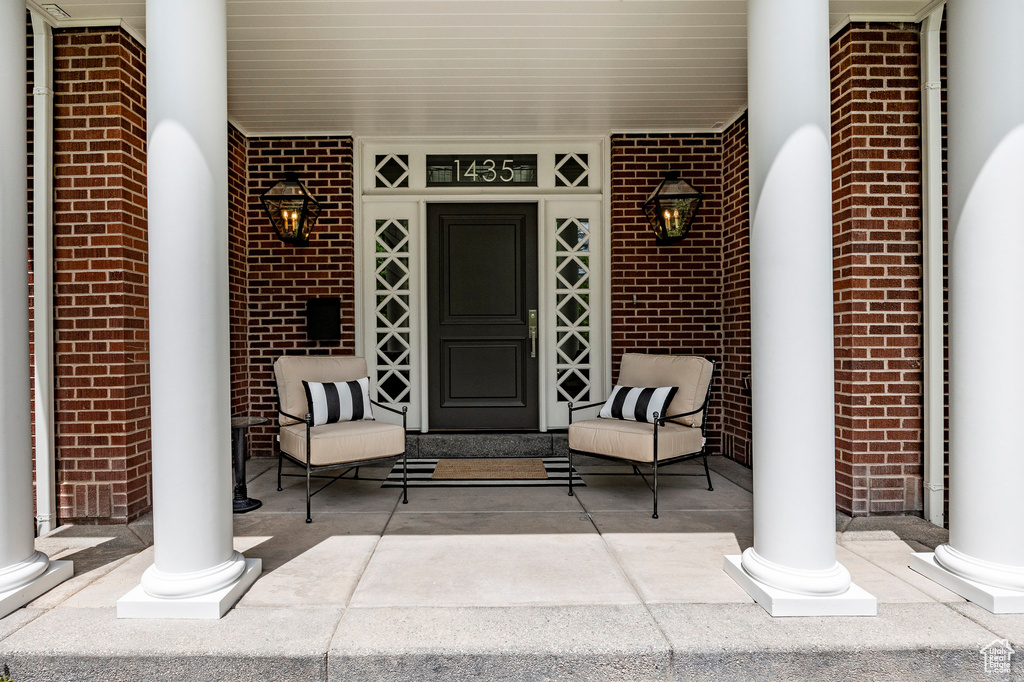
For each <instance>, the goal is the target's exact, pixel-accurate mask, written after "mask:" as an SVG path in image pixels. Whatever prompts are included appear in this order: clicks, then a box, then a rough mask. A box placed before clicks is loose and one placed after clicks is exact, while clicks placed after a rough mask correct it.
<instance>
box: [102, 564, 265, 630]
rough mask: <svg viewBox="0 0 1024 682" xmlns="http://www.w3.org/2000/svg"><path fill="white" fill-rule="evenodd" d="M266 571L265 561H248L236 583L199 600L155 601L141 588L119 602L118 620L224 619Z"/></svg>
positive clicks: (159, 599) (140, 586)
mask: <svg viewBox="0 0 1024 682" xmlns="http://www.w3.org/2000/svg"><path fill="white" fill-rule="evenodd" d="M262 571H263V561H262V560H261V559H246V560H245V570H244V571H242V575H241V576H240V577H239V578H238V580H236V581H235V582H233V583H231V584H230V585H228V586H227V587H224V588H221V589H219V590H217V591H216V592H211V593H210V594H204V595H202V596H199V597H183V598H181V599H162V598H159V597H151V596H150V595H148V594H147V593H146V591H145V590H144V589H143V588H142V585H139V586H138V587H136V588H135V589H134V590H132V591H131V592H129V593H128V594H126V595H125V596H123V597H121V598H120V599H118V600H117V617H118V618H201V619H206V620H216V619H218V618H222V617H223V616H224V614H225V613H227V612H228V611H229V610H230V609H231V607H232V606H234V605H235V604H236V603H238V600H239V599H241V598H242V595H243V594H245V592H246V591H247V590H248V589H249V588H250V587H252V584H253V583H254V582H256V578H258V577H259V575H260V573H261V572H262Z"/></svg>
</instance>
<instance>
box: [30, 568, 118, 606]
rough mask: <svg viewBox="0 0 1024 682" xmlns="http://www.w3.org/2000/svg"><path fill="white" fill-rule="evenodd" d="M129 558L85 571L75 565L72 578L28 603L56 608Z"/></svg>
mask: <svg viewBox="0 0 1024 682" xmlns="http://www.w3.org/2000/svg"><path fill="white" fill-rule="evenodd" d="M130 559H131V557H130V556H126V557H122V558H120V559H116V560H114V561H112V562H110V563H109V564H106V565H105V566H100V567H99V568H94V569H93V570H91V571H88V572H86V573H81V572H79V571H78V567H77V566H75V575H74V577H73V578H71V579H70V580H67V581H66V582H63V583H61V584H60V585H57V586H56V587H55V588H53V589H52V590H50V591H49V592H47V593H46V594H44V595H42V596H41V597H39V598H38V599H35V600H33V601H32V602H30V603H29V604H28V605H29V606H30V607H32V608H39V609H52V608H56V607H57V606H60V605H61V604H63V603H64V602H66V601H67V600H68V599H70V598H71V597H73V596H74V595H76V594H78V593H79V592H81V591H82V590H83V589H85V588H86V587H88V586H89V585H91V584H93V583H94V582H96V581H97V580H99V579H100V578H102V577H103V576H105V575H106V574H108V573H110V572H111V571H113V570H114V569H115V568H117V567H118V566H120V565H121V564H123V563H125V562H126V561H129V560H130Z"/></svg>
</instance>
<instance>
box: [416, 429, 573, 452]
mask: <svg viewBox="0 0 1024 682" xmlns="http://www.w3.org/2000/svg"><path fill="white" fill-rule="evenodd" d="M418 440H419V456H420V457H550V456H551V454H552V450H553V447H554V446H553V444H552V434H549V433H458V434H450V433H428V434H420V436H419V437H418Z"/></svg>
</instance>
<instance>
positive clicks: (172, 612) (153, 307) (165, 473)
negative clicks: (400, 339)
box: [118, 0, 260, 618]
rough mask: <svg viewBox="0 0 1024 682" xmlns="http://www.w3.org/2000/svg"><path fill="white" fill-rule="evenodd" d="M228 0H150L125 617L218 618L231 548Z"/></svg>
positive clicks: (232, 570) (227, 594)
mask: <svg viewBox="0 0 1024 682" xmlns="http://www.w3.org/2000/svg"><path fill="white" fill-rule="evenodd" d="M226 21H227V12H226V4H225V0H149V1H148V2H147V3H146V27H147V30H146V43H147V44H146V67H147V69H146V82H147V101H148V116H147V125H148V136H149V146H148V150H149V152H148V159H147V167H148V182H147V188H148V201H149V257H150V260H149V307H150V316H149V319H150V374H151V384H152V428H153V536H154V545H155V547H154V549H155V557H154V564H153V565H152V566H150V567H149V568H148V569H147V570H146V572H145V574H144V575H143V577H142V584H141V585H140V586H139V587H137V588H136V589H135V590H133V591H132V592H130V593H129V594H128V595H126V596H125V597H123V598H122V599H120V600H119V601H118V616H119V617H122V618H219V617H220V616H222V615H223V614H224V613H225V612H227V610H228V609H230V608H231V606H232V605H233V604H234V603H235V602H236V601H237V600H238V599H239V598H240V597H241V595H242V594H243V593H244V592H245V590H246V589H248V588H249V586H250V585H251V584H252V582H253V581H254V580H255V579H256V577H257V576H258V575H259V572H260V562H259V560H252V559H250V560H246V559H245V558H244V557H243V556H242V555H241V554H239V553H238V552H236V551H234V550H233V549H232V543H231V540H232V516H231V492H232V483H231V431H230V427H231V414H230V410H231V397H230V374H229V372H230V370H229V355H228V353H229V350H228V205H227V202H228V171H227V149H228V141H227V29H226Z"/></svg>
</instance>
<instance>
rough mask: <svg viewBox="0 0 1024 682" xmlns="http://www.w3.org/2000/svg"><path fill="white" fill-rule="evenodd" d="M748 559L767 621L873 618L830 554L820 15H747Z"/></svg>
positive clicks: (822, 1) (769, 2) (803, 3)
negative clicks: (787, 617)
mask: <svg viewBox="0 0 1024 682" xmlns="http://www.w3.org/2000/svg"><path fill="white" fill-rule="evenodd" d="M747 7H748V15H747V26H748V41H747V55H748V61H747V64H748V67H747V81H748V93H749V114H748V122H749V123H748V124H749V136H750V139H749V145H750V206H751V226H750V299H751V300H750V304H751V305H750V307H751V361H752V363H751V364H752V372H753V377H752V389H753V413H752V440H753V444H754V456H753V469H754V472H753V473H754V546H753V547H752V548H749V549H747V550H746V551H745V552H744V553H743V555H742V557H726V563H725V568H726V571H727V572H728V573H729V574H730V575H731V576H732V577H733V578H734V579H736V581H737V582H738V583H740V585H741V586H742V587H743V588H744V589H746V590H747V592H748V593H749V594H750V595H751V596H753V597H754V598H755V599H756V600H757V601H758V603H760V604H761V605H762V606H764V607H765V609H766V610H768V612H769V613H771V614H772V615H773V616H783V615H874V613H875V608H876V606H875V600H874V598H873V597H872V596H871V595H869V594H867V593H866V592H864V591H863V590H861V589H860V588H857V587H856V586H853V585H852V583H851V581H850V574H849V572H848V571H847V570H846V569H845V568H844V567H843V566H842V565H841V564H839V563H838V562H837V561H836V552H835V396H834V387H833V381H834V379H833V375H834V362H833V343H834V341H833V331H832V182H831V177H832V175H831V168H832V149H831V133H830V120H829V107H830V100H831V97H830V83H829V35H828V29H829V25H828V1H827V0H814V1H813V2H807V0H750V1H749V2H748V3H747Z"/></svg>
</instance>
